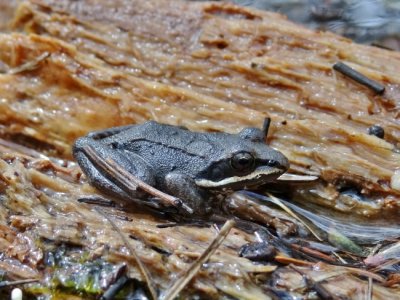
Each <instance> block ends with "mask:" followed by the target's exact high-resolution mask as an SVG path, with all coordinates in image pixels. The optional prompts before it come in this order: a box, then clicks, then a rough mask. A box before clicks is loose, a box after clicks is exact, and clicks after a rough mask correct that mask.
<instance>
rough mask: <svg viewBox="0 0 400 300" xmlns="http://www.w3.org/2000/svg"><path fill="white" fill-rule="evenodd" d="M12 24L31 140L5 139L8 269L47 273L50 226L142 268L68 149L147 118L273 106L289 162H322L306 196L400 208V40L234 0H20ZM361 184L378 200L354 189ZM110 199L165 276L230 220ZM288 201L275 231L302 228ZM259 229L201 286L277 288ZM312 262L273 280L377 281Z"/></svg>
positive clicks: (159, 276) (220, 125)
mask: <svg viewBox="0 0 400 300" xmlns="http://www.w3.org/2000/svg"><path fill="white" fill-rule="evenodd" d="M12 29H13V31H14V33H3V34H1V35H0V71H1V73H0V91H1V97H0V112H1V114H0V124H1V127H0V128H1V135H2V137H3V138H4V140H7V141H12V142H16V143H19V144H23V145H25V146H27V147H29V148H28V149H27V148H23V147H22V148H20V147H19V146H17V145H16V144H13V143H9V142H1V143H0V145H2V146H1V147H0V153H1V158H2V160H0V174H1V175H0V179H1V185H0V190H1V192H2V198H1V206H0V226H1V228H0V229H1V231H0V247H1V249H0V251H1V252H2V253H4V256H1V257H0V258H1V259H0V268H3V269H6V270H8V275H9V276H10V278H15V279H17V278H35V277H41V276H43V274H42V273H41V272H40V271H39V270H38V265H40V264H41V262H42V261H43V255H44V251H43V250H42V249H41V247H40V246H38V245H37V243H35V241H37V240H38V239H46V240H50V241H53V242H57V243H60V242H65V243H67V244H70V245H76V246H79V247H83V249H86V250H87V251H88V252H89V254H88V256H89V257H91V258H96V257H104V258H105V259H107V260H108V261H111V262H115V263H121V262H126V263H128V264H129V265H130V266H131V268H130V269H129V272H130V276H132V277H135V278H139V279H140V278H141V277H140V274H139V273H138V271H137V269H136V268H135V262H134V260H133V259H132V258H131V257H129V256H128V255H127V253H128V251H127V249H126V247H125V245H124V243H123V241H122V240H121V239H119V238H118V235H116V233H115V232H114V231H113V229H112V227H111V225H110V224H109V223H108V222H107V220H104V218H102V216H101V215H99V214H98V213H96V211H95V210H93V209H92V207H91V206H90V205H87V204H82V203H78V202H77V201H76V200H77V199H78V198H79V197H81V196H82V195H93V194H97V193H98V192H97V191H95V190H94V189H93V188H91V187H90V186H89V185H88V184H87V183H86V181H85V178H84V176H82V174H81V171H80V170H79V168H78V167H77V166H76V165H75V164H74V163H73V162H71V161H70V160H71V146H72V144H73V142H74V140H75V139H76V138H77V137H79V136H82V135H84V134H86V133H87V132H89V131H92V130H96V129H101V128H107V127H112V126H117V125H123V124H130V123H140V122H143V121H145V120H148V119H154V120H157V121H159V122H162V123H168V124H179V125H184V126H186V127H188V128H189V129H191V130H200V131H227V132H237V131H239V130H240V129H241V128H242V127H244V126H255V127H260V126H261V125H262V122H263V120H264V118H265V117H266V116H270V117H271V118H272V129H271V135H270V137H269V141H268V142H269V143H270V144H271V145H272V146H273V147H275V148H277V149H279V150H280V151H282V152H283V153H284V154H285V155H287V157H288V158H289V160H290V162H291V171H292V172H298V173H300V174H310V175H318V176H320V177H321V180H320V181H318V182H317V183H314V184H311V185H308V186H299V187H298V188H297V189H293V193H292V195H291V196H292V197H293V199H294V200H301V201H309V202H314V203H317V204H320V205H323V206H327V207H329V208H332V209H335V210H337V211H342V212H345V213H348V214H349V213H351V214H355V215H359V216H361V217H362V216H367V217H371V216H373V217H374V218H375V219H379V218H383V216H388V215H390V216H391V217H392V218H394V219H395V220H398V216H399V215H398V213H399V208H400V205H399V203H400V201H399V200H400V189H399V185H400V184H399V181H400V178H399V177H400V175H399V174H397V173H396V170H397V169H398V168H399V166H400V154H399V146H400V145H399V138H400V122H399V105H400V79H399V78H398V70H399V69H400V54H399V53H396V52H390V51H386V50H382V49H377V48H373V47H366V46H361V45H357V44H354V43H352V42H351V41H349V40H347V39H344V38H341V37H339V36H336V35H333V34H330V33H325V32H314V31H310V30H307V29H305V28H302V27H301V26H299V25H296V24H293V23H291V22H288V21H287V20H286V19H285V18H283V17H282V16H280V15H277V14H273V13H268V12H261V11H257V10H250V9H245V8H239V7H237V6H233V5H229V4H224V3H188V2H183V1H182V2H181V1H167V0H152V1H142V0H116V1H105V0H104V1H100V0H86V1H73V0H31V1H26V2H23V3H22V4H21V5H20V6H19V8H18V10H17V12H16V15H15V19H14V22H13V27H12ZM337 61H344V62H345V63H347V64H349V65H350V66H352V67H354V68H355V69H357V70H358V71H360V72H361V73H363V74H364V75H366V76H368V77H369V78H371V79H374V80H376V81H378V82H381V83H383V84H384V85H385V86H386V90H385V93H384V94H383V95H376V94H374V93H373V92H372V91H370V90H368V89H367V88H365V87H363V86H361V85H359V84H357V83H355V82H353V81H351V80H350V79H348V78H345V77H344V76H343V75H341V74H339V73H337V72H335V71H333V69H332V65H333V64H334V63H335V62H337ZM371 125H380V126H381V127H383V128H384V130H385V138H384V139H380V138H377V137H375V136H371V135H368V134H367V129H368V127H370V126H371ZM30 148H32V149H35V150H32V149H30ZM49 157H53V158H58V160H55V159H53V158H52V159H49ZM348 188H351V189H356V190H357V191H358V192H359V194H360V195H361V196H360V197H362V198H363V200H365V201H359V200H357V199H355V198H352V197H349V196H348V195H345V194H343V193H341V191H342V190H343V189H348ZM260 211H261V210H260ZM108 212H109V213H110V214H111V215H112V216H113V217H114V219H115V223H116V224H117V225H118V226H119V228H121V230H122V232H123V233H124V234H126V235H127V236H129V235H131V236H132V237H134V238H132V239H130V242H131V243H132V244H133V245H134V247H135V248H136V251H137V253H138V255H139V257H140V258H141V259H142V260H143V262H144V263H145V264H146V265H147V267H148V268H149V270H150V272H151V273H152V274H156V275H154V278H153V280H154V281H155V283H156V285H157V286H158V287H159V288H160V289H161V290H162V289H166V288H167V287H168V286H169V284H170V283H171V281H173V280H174V279H175V278H176V277H177V276H178V275H177V274H178V273H179V272H181V271H183V270H185V269H186V268H188V267H189V266H190V264H191V262H192V261H193V260H194V258H197V257H198V256H199V255H201V253H202V251H203V250H204V249H205V248H206V247H207V245H208V243H209V242H210V241H211V240H212V238H213V237H214V235H215V234H216V233H215V231H214V229H213V228H212V227H210V228H209V227H207V228H201V229H199V228H193V227H185V226H178V227H171V228H162V229H160V228H157V227H156V225H157V224H160V223H163V222H165V221H164V220H159V219H158V218H157V217H156V216H152V215H149V214H146V213H138V212H135V211H134V210H132V209H130V210H128V211H127V212H125V211H121V210H118V209H108ZM263 213H265V214H266V213H267V212H266V210H263ZM281 214H283V213H281V212H280V213H277V216H278V217H272V218H271V221H270V222H269V221H268V222H265V221H264V223H266V224H267V225H268V226H271V227H272V228H275V229H276V230H277V231H279V230H278V228H279V227H280V226H281V227H285V229H284V230H283V231H285V232H286V233H287V232H292V231H291V230H289V229H287V228H291V227H290V226H288V222H289V221H288V220H290V222H289V223H291V224H292V223H293V224H295V225H296V226H297V227H299V228H300V227H301V225H299V224H296V221H293V220H291V217H290V216H288V215H286V214H283V216H281ZM260 215H262V213H259V212H257V216H260ZM261 219H262V220H265V217H262V218H261ZM272 219H273V220H272ZM256 220H257V221H258V222H260V219H256ZM280 220H285V221H283V222H280ZM261 223H263V222H261ZM298 231H299V230H298ZM255 240H256V237H255V236H254V235H252V234H249V233H245V232H244V231H242V230H239V229H235V230H234V232H233V233H231V234H229V235H228V238H227V240H226V241H225V242H224V244H223V246H221V248H220V250H218V251H217V253H216V254H215V255H213V256H212V258H211V261H210V262H209V264H207V267H206V268H203V269H202V270H201V271H200V273H199V274H198V276H197V277H196V279H195V280H194V281H192V283H191V284H190V288H191V292H193V291H195V292H196V293H199V294H201V295H205V296H206V297H210V298H218V297H220V295H221V293H223V294H226V295H229V296H233V297H238V298H241V299H264V298H265V299H269V297H270V296H269V295H271V293H272V292H271V290H270V289H271V287H267V286H266V285H262V284H260V285H257V284H255V283H254V282H256V281H257V280H255V277H257V276H258V277H260V278H261V279H262V278H264V277H263V276H268V274H270V273H271V272H274V270H275V266H270V265H258V264H254V263H252V262H250V261H249V260H247V259H245V258H239V257H238V254H237V251H238V250H239V248H240V247H241V246H242V245H243V244H245V243H247V242H252V241H255ZM282 255H283V258H282V259H281V262H283V261H284V262H285V263H294V264H296V261H295V260H291V258H290V259H286V258H285V255H289V254H288V253H284V254H282V253H281V257H282ZM332 257H334V256H332ZM332 259H333V258H332ZM334 259H336V257H334ZM316 261H318V260H316ZM298 264H301V263H300V262H298ZM311 265H312V264H311V263H305V265H304V266H302V267H298V268H299V269H301V272H299V271H298V270H297V271H296V270H294V269H291V268H290V267H288V268H286V267H285V268H279V269H278V270H276V271H275V272H274V273H273V275H272V279H273V282H275V283H276V285H275V286H274V289H275V288H276V289H278V288H282V289H287V290H290V289H291V290H294V291H295V292H296V293H298V295H300V294H301V291H302V290H304V289H305V285H306V283H305V281H304V276H302V274H303V275H304V274H306V275H307V276H308V277H310V278H312V279H313V280H314V281H323V283H322V284H323V285H324V288H325V289H326V290H328V291H329V293H332V294H334V295H346V296H347V297H349V298H353V299H356V298H357V297H359V296H360V295H365V294H366V293H367V290H368V281H367V280H364V279H359V278H358V277H357V276H356V275H357V274H358V273H355V272H353V271H351V270H349V269H347V268H341V267H334V266H331V265H325V264H323V263H320V264H317V265H316V266H317V267H315V268H311V267H310V266H311ZM253 274H258V275H257V276H255V277H254V276H253ZM366 274H367V277H368V276H370V275H371V274H368V273H366ZM358 275H359V274H358ZM363 275H365V274H363ZM371 276H372V275H371ZM258 277H257V278H258ZM261 279H260V280H261ZM374 280H375V281H374V286H373V296H374V299H388V298H389V297H391V299H394V298H393V297H396V296H393V293H397V294H398V293H399V291H398V288H397V290H396V289H390V288H386V287H384V285H383V283H384V282H386V285H388V284H387V282H389V281H390V280H389V279H387V278H383V277H380V275H379V276H378V277H374ZM386 280H387V281H386ZM392 280H393V279H392ZM261 281H262V280H261ZM391 282H393V281H391ZM280 283H281V284H282V286H280V285H279V284H280ZM354 286H356V287H357V288H356V289H354ZM398 298H399V299H400V297H398Z"/></svg>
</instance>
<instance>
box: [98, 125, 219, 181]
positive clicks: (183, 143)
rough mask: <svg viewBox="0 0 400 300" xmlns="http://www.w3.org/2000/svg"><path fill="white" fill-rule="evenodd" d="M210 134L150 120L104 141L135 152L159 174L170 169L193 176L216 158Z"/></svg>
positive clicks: (215, 148)
mask: <svg viewBox="0 0 400 300" xmlns="http://www.w3.org/2000/svg"><path fill="white" fill-rule="evenodd" d="M214 140H215V139H214V138H213V135H212V134H210V133H201V132H192V131H189V130H187V129H185V128H182V127H179V126H171V125H165V124H159V123H157V122H154V121H150V122H146V123H143V124H141V125H136V126H133V127H132V128H130V129H128V130H125V131H123V132H121V133H119V134H116V135H114V136H111V137H109V138H107V139H105V140H104V142H106V143H107V144H114V145H118V146H117V148H119V149H121V150H125V151H128V152H132V153H135V154H137V155H139V156H140V157H142V158H143V159H144V160H145V161H147V162H148V163H149V164H150V165H152V166H157V168H158V171H159V172H161V173H168V172H171V171H174V170H180V171H184V172H185V173H190V174H193V173H197V172H200V171H201V170H203V169H204V168H206V167H207V166H208V165H209V163H210V162H211V161H212V159H210V157H215V156H218V155H220V153H221V148H220V147H218V146H217V147H216V146H215V144H214Z"/></svg>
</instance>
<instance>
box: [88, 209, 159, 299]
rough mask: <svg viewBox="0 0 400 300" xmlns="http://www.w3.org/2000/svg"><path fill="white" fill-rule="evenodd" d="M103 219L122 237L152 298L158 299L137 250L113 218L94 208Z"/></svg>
mask: <svg viewBox="0 0 400 300" xmlns="http://www.w3.org/2000/svg"><path fill="white" fill-rule="evenodd" d="M94 209H95V210H96V211H97V212H98V213H99V214H100V215H101V216H102V217H104V218H105V219H106V220H107V221H108V222H109V223H110V224H111V226H112V227H113V228H114V230H115V231H116V232H117V233H118V235H119V236H120V237H121V239H122V240H123V242H124V244H125V246H126V247H127V248H128V250H129V252H130V253H131V255H132V256H133V258H134V259H135V261H136V263H137V265H138V267H139V270H140V273H142V276H143V278H144V280H145V282H146V285H147V288H148V289H149V292H150V295H151V298H152V299H154V300H156V299H157V292H156V290H155V288H154V286H153V284H152V281H151V276H150V273H149V271H148V270H147V269H146V267H145V265H144V264H143V263H142V261H141V260H140V257H139V256H138V255H137V253H136V251H135V249H133V247H132V245H131V244H130V243H129V241H128V239H127V238H126V237H125V235H124V234H123V233H122V232H121V230H120V229H119V228H118V226H117V225H116V224H115V223H114V221H113V220H111V218H109V217H108V216H107V215H106V214H105V213H104V212H103V211H102V210H101V209H100V208H98V207H95V208H94Z"/></svg>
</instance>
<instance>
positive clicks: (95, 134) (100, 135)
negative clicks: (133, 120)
mask: <svg viewBox="0 0 400 300" xmlns="http://www.w3.org/2000/svg"><path fill="white" fill-rule="evenodd" d="M134 126H137V125H136V124H131V125H124V126H118V127H112V128H107V129H103V130H97V131H92V132H89V133H88V135H87V137H88V138H92V139H94V140H101V139H104V138H107V137H109V136H112V135H115V134H118V133H120V132H122V131H125V130H128V129H130V128H132V127H134Z"/></svg>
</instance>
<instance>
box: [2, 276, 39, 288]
mask: <svg viewBox="0 0 400 300" xmlns="http://www.w3.org/2000/svg"><path fill="white" fill-rule="evenodd" d="M39 280H40V279H37V278H32V279H22V280H14V281H0V288H2V287H6V286H14V285H20V284H26V283H33V282H38V281H39Z"/></svg>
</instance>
